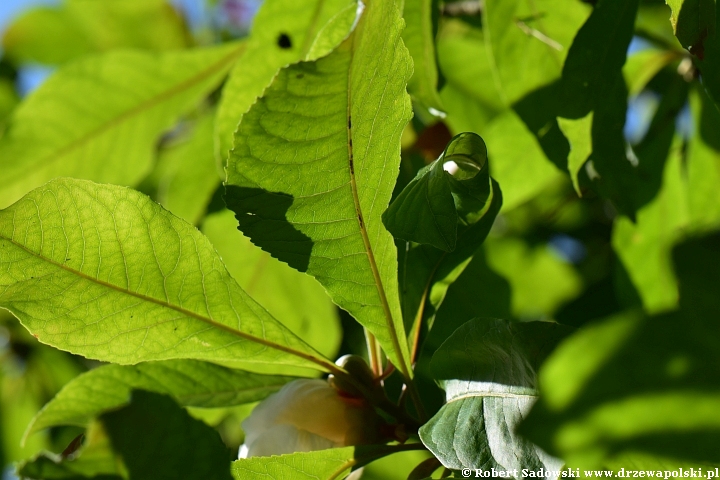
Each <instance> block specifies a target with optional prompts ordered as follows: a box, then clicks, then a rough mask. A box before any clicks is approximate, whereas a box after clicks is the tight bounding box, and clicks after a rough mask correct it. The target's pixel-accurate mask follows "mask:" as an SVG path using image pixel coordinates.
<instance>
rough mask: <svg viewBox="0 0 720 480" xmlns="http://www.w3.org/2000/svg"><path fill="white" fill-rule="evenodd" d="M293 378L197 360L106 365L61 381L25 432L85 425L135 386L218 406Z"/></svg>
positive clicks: (183, 401)
mask: <svg viewBox="0 0 720 480" xmlns="http://www.w3.org/2000/svg"><path fill="white" fill-rule="evenodd" d="M291 380H293V377H280V376H270V375H260V374H257V373H250V372H244V371H242V370H231V369H229V368H225V367H221V366H219V365H214V364H212V363H206V362H199V361H196V360H167V361H164V362H148V363H141V364H139V365H134V366H130V365H104V366H102V367H99V368H96V369H94V370H90V371H89V372H87V373H84V374H82V375H80V376H78V377H76V378H75V379H73V380H72V381H71V382H70V383H68V384H67V385H65V387H64V388H63V389H62V390H61V391H60V392H59V393H58V394H57V395H56V396H55V398H53V399H52V400H51V401H50V402H48V404H47V405H45V406H44V407H43V409H42V410H41V411H40V412H38V414H37V415H36V416H35V418H34V419H33V421H32V423H31V424H30V426H29V427H28V430H27V435H29V434H32V433H33V432H37V431H39V430H42V429H44V428H48V427H53V426H56V425H77V426H80V427H84V426H87V425H88V423H89V422H90V421H91V420H92V419H93V418H95V417H97V416H99V415H100V414H102V413H104V412H107V411H109V410H112V409H116V408H117V407H121V406H124V405H127V404H128V403H129V402H130V393H131V391H132V390H135V389H141V390H146V391H150V392H155V393H161V394H164V395H169V396H170V397H172V398H173V399H174V400H175V401H176V402H178V404H180V405H182V406H186V407H203V408H216V407H226V406H233V405H240V404H243V403H251V402H257V401H259V400H262V399H264V398H265V397H267V396H268V395H270V394H272V393H275V392H276V391H278V390H279V389H280V388H282V386H283V385H285V384H286V383H287V382H289V381H291Z"/></svg>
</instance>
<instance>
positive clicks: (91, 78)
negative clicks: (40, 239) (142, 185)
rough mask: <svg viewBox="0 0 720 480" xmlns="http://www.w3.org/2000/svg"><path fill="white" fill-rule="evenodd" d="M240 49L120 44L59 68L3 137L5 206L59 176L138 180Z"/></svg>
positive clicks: (1, 201) (1, 198) (0, 200)
mask: <svg viewBox="0 0 720 480" xmlns="http://www.w3.org/2000/svg"><path fill="white" fill-rule="evenodd" d="M240 52H241V47H239V46H238V45H237V44H229V45H223V46H219V47H212V48H206V49H197V50H191V51H186V52H172V53H163V54H152V53H141V52H135V51H117V52H111V53H108V54H105V55H103V56H99V57H90V58H87V59H83V60H80V61H78V62H75V63H72V64H70V65H67V66H65V67H62V68H60V69H59V70H58V71H57V72H56V73H55V74H54V75H53V76H52V77H50V78H49V79H48V80H47V81H46V82H45V83H43V85H42V86H40V87H39V88H38V89H37V90H36V91H35V92H33V93H32V94H31V95H30V96H29V97H28V98H27V99H26V100H25V101H24V102H23V103H22V104H21V105H20V106H19V107H18V108H17V110H16V111H15V113H14V114H13V116H12V118H11V120H10V124H9V127H8V130H7V132H6V134H5V135H4V136H3V137H2V139H0V169H1V170H2V171H3V185H2V186H1V187H0V207H6V206H8V205H9V204H11V203H12V202H14V201H16V200H17V199H19V198H20V197H21V196H22V195H24V194H25V193H26V192H28V191H29V190H31V189H32V188H35V187H38V186H40V185H42V184H43V183H45V182H46V181H48V180H50V179H52V178H55V177H58V176H74V177H79V178H87V179H92V180H95V181H99V182H113V183H118V184H126V185H132V184H135V183H137V182H138V181H139V180H140V179H141V178H142V177H143V176H144V175H145V174H147V172H148V170H149V168H150V165H151V162H152V158H153V152H154V150H155V144H156V141H157V139H158V137H159V136H160V134H162V133H163V132H164V131H165V130H167V129H168V128H170V127H171V126H172V125H174V123H175V122H176V121H177V120H178V118H179V117H180V116H182V115H183V114H185V113H187V112H188V111H189V110H190V109H192V108H193V107H195V106H196V105H197V104H198V103H199V102H200V100H201V99H203V97H205V95H207V94H208V93H209V92H210V91H212V90H213V89H214V88H215V87H217V85H218V84H219V83H220V81H221V80H222V78H223V77H224V76H225V73H226V72H227V71H228V69H229V68H230V67H231V66H232V64H233V63H234V62H235V60H236V59H237V57H238V55H239V54H240Z"/></svg>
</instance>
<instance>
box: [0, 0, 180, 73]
mask: <svg viewBox="0 0 720 480" xmlns="http://www.w3.org/2000/svg"><path fill="white" fill-rule="evenodd" d="M188 43H189V32H187V30H186V28H185V25H184V21H183V19H182V17H181V16H180V15H179V14H178V12H177V11H175V9H173V7H171V6H170V5H169V4H168V3H167V2H166V1H165V0H129V1H128V0H103V1H100V2H98V1H95V0H69V1H67V2H65V4H64V5H59V6H40V7H35V8H33V9H31V10H28V11H27V12H25V13H23V14H22V15H21V16H19V17H18V18H16V19H15V21H14V22H13V23H12V24H11V25H10V26H9V27H8V29H7V31H6V32H5V34H4V36H3V48H4V49H5V52H6V54H7V55H8V56H10V57H11V58H12V59H13V60H15V61H20V62H38V63H50V64H54V63H63V62H66V61H68V60H73V59H74V58H76V57H80V56H83V55H87V54H91V53H99V52H104V51H107V50H111V49H117V48H139V49H147V50H156V51H161V50H174V49H180V48H183V47H186V46H188Z"/></svg>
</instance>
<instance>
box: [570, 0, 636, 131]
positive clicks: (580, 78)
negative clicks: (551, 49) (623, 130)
mask: <svg viewBox="0 0 720 480" xmlns="http://www.w3.org/2000/svg"><path fill="white" fill-rule="evenodd" d="M638 4H639V0H600V1H599V2H598V3H597V5H596V6H595V8H594V10H593V12H592V13H591V14H590V17H589V18H588V19H587V21H586V22H585V24H584V25H583V26H582V27H581V28H580V31H578V33H577V35H576V36H575V39H574V40H573V43H572V46H571V47H570V51H569V52H568V56H567V59H566V60H565V64H564V65H563V70H562V87H561V91H562V94H561V103H560V105H561V109H560V114H561V116H562V117H565V118H581V117H584V116H585V115H587V114H588V113H589V112H590V110H592V109H593V108H594V107H595V106H596V105H598V104H600V103H602V102H604V101H607V100H606V99H604V98H603V97H604V95H605V93H606V92H607V91H608V90H610V89H612V88H613V85H614V82H615V79H616V78H617V77H618V76H620V75H621V71H622V66H623V65H624V64H625V57H626V56H627V49H628V45H629V44H630V40H631V39H632V35H633V27H634V24H635V16H636V14H637V10H638Z"/></svg>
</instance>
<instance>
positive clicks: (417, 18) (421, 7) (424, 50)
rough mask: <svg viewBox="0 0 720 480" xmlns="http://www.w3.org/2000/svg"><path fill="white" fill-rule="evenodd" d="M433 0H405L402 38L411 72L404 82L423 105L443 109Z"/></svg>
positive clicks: (438, 109)
mask: <svg viewBox="0 0 720 480" xmlns="http://www.w3.org/2000/svg"><path fill="white" fill-rule="evenodd" d="M436 8H437V3H436V2H435V1H434V0H406V1H405V9H404V11H403V18H404V19H405V30H403V33H402V38H403V42H404V43H405V45H406V46H407V48H408V52H410V56H411V57H412V59H413V64H414V72H413V76H412V77H411V78H410V81H409V82H408V91H409V92H410V95H412V96H413V97H414V98H415V100H416V101H418V102H419V103H420V104H422V105H423V106H424V107H425V108H433V109H435V110H437V111H439V112H442V111H443V110H444V107H443V105H442V100H440V97H439V95H438V92H437V85H438V69H437V62H436V59H435V34H434V32H433V15H434V14H436V12H433V9H436Z"/></svg>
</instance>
